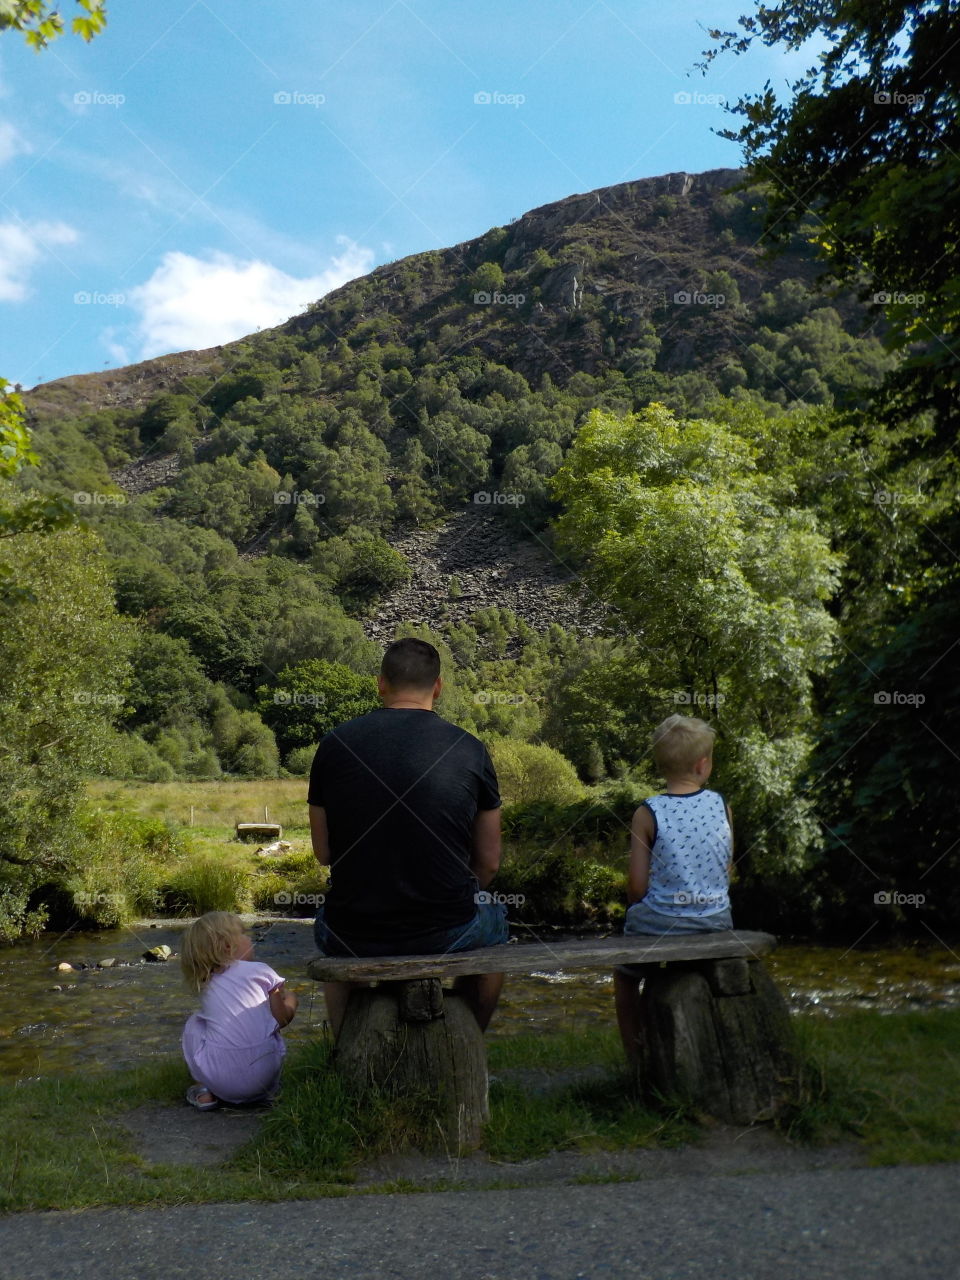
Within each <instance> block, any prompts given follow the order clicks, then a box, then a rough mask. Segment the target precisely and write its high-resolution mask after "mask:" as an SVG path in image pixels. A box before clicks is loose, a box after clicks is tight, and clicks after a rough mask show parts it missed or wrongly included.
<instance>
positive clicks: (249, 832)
mask: <svg viewBox="0 0 960 1280" xmlns="http://www.w3.org/2000/svg"><path fill="white" fill-rule="evenodd" d="M282 835H283V827H282V826H281V825H280V823H279V822H238V823H236V837H237V839H238V840H267V839H273V840H279V839H280V837H281V836H282Z"/></svg>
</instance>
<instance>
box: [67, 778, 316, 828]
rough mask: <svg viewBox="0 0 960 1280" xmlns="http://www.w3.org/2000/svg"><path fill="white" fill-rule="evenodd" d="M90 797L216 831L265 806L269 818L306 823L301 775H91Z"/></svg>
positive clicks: (290, 824) (254, 817)
mask: <svg viewBox="0 0 960 1280" xmlns="http://www.w3.org/2000/svg"><path fill="white" fill-rule="evenodd" d="M87 794H88V795H89V796H90V798H91V800H94V801H96V802H98V803H101V804H104V805H108V806H109V807H111V808H115V809H122V810H123V811H124V812H127V813H136V814H139V815H141V816H143V817H149V818H163V819H164V820H166V821H169V822H174V823H177V824H179V825H180V826H183V827H189V825H190V815H191V807H192V809H193V825H194V827H195V828H196V827H199V828H203V829H207V830H209V831H210V832H211V833H216V834H219V833H220V832H221V830H229V832H230V834H231V835H232V834H233V830H234V823H236V822H237V821H240V822H261V821H263V811H264V808H266V809H268V810H269V813H270V821H271V822H279V823H280V824H281V825H282V826H283V828H284V838H285V839H286V837H287V830H288V828H289V829H294V830H295V829H298V828H299V829H302V830H304V831H306V829H307V825H308V824H307V784H306V781H305V779H303V778H260V779H256V780H246V779H242V778H236V779H231V780H225V781H219V782H140V781H136V782H133V781H131V782H125V781H119V780H117V779H112V778H91V779H90V780H89V781H88V783H87Z"/></svg>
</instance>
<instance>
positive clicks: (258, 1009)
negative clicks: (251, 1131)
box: [182, 960, 287, 1102]
mask: <svg viewBox="0 0 960 1280" xmlns="http://www.w3.org/2000/svg"><path fill="white" fill-rule="evenodd" d="M282 981H283V979H282V978H281V977H280V975H279V974H277V973H274V971H273V970H272V969H271V968H270V966H269V965H268V964H261V963H260V961H259V960H234V961H233V963H232V964H230V965H228V966H227V968H226V969H224V970H222V972H220V973H215V974H214V975H213V976H212V977H211V979H210V981H209V982H208V983H207V984H206V986H205V987H204V988H203V992H202V994H201V998H200V1012H199V1013H194V1014H191V1016H190V1017H189V1018H188V1019H187V1023H186V1026H185V1027H184V1028H183V1039H182V1045H183V1056H184V1058H185V1059H186V1062H187V1066H188V1067H189V1069H190V1074H191V1075H192V1076H193V1078H194V1080H196V1081H197V1082H198V1083H199V1084H204V1085H206V1086H207V1088H208V1089H209V1090H211V1092H213V1093H215V1094H216V1095H217V1097H218V1098H222V1099H223V1101H224V1102H253V1101H255V1100H257V1099H260V1098H269V1097H272V1096H273V1094H275V1093H276V1091H277V1087H278V1085H279V1083H280V1068H281V1066H282V1064H283V1056H284V1054H285V1053H286V1051H287V1046H286V1045H285V1044H284V1042H283V1038H282V1036H281V1035H280V1030H279V1027H278V1026H277V1020H276V1018H274V1016H273V1014H272V1013H271V1012H270V1002H269V999H268V992H269V991H270V988H271V987H275V986H276V985H277V983H278V982H282Z"/></svg>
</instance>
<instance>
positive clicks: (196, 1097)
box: [187, 1084, 220, 1111]
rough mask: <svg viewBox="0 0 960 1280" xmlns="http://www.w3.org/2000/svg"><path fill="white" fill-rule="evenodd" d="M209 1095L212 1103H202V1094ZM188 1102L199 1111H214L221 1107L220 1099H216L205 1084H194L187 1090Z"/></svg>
mask: <svg viewBox="0 0 960 1280" xmlns="http://www.w3.org/2000/svg"><path fill="white" fill-rule="evenodd" d="M204 1093H206V1094H209V1095H210V1097H211V1098H212V1099H213V1100H212V1101H211V1102H201V1101H200V1095H201V1094H204ZM187 1101H188V1102H189V1103H190V1105H191V1107H196V1109H197V1110H198V1111H214V1110H215V1109H216V1108H217V1107H219V1105H220V1099H219V1098H217V1097H214V1095H213V1094H212V1093H210V1090H209V1089H208V1088H207V1086H206V1085H205V1084H192V1085H191V1086H190V1088H189V1089H188V1090H187Z"/></svg>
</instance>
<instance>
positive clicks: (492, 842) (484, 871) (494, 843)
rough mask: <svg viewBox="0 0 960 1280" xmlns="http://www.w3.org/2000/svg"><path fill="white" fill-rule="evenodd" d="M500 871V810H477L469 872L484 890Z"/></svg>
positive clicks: (471, 843)
mask: <svg viewBox="0 0 960 1280" xmlns="http://www.w3.org/2000/svg"><path fill="white" fill-rule="evenodd" d="M499 869H500V810H499V809H478V810H477V816H476V817H475V818H474V820H473V832H472V834H471V840H470V870H471V871H472V872H473V874H474V875H475V876H476V877H477V883H478V884H479V886H480V888H481V889H486V887H487V885H488V884H489V883H490V881H491V880H492V879H493V877H494V876H495V875H496V874H497V872H498V870H499Z"/></svg>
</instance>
